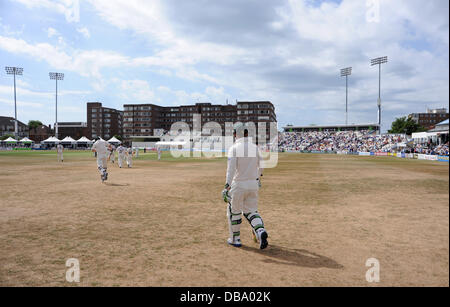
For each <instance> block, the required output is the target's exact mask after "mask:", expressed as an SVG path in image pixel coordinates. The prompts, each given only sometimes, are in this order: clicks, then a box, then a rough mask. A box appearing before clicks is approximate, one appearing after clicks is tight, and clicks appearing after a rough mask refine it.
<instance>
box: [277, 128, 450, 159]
mask: <svg viewBox="0 0 450 307" xmlns="http://www.w3.org/2000/svg"><path fill="white" fill-rule="evenodd" d="M278 149H279V151H282V152H285V151H286V152H320V153H359V152H372V153H375V152H378V153H379V152H381V153H397V152H400V153H416V154H429V155H442V156H448V154H449V144H448V141H447V142H446V143H433V142H431V141H430V142H429V143H427V144H421V143H416V142H414V141H413V139H408V137H407V135H405V134H383V135H377V134H376V133H375V131H374V130H355V131H335V130H331V131H330V130H325V131H324V130H322V131H317V130H311V131H301V132H294V131H284V132H280V133H279V135H278Z"/></svg>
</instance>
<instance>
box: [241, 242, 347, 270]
mask: <svg viewBox="0 0 450 307" xmlns="http://www.w3.org/2000/svg"><path fill="white" fill-rule="evenodd" d="M241 248H242V249H243V250H245V251H249V252H253V253H256V254H259V255H261V256H265V257H266V259H264V260H263V262H265V263H275V264H286V265H295V266H300V267H306V268H328V269H343V268H344V266H343V265H341V264H339V263H337V262H336V261H334V260H333V259H331V258H328V257H325V256H322V255H318V254H315V253H313V252H310V251H307V250H305V249H287V248H284V247H281V246H277V245H269V246H268V247H267V249H264V250H260V249H259V248H256V247H250V246H242V247H241Z"/></svg>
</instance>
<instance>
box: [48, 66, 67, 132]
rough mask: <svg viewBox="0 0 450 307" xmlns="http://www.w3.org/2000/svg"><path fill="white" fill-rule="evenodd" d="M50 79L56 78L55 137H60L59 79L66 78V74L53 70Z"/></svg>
mask: <svg viewBox="0 0 450 307" xmlns="http://www.w3.org/2000/svg"><path fill="white" fill-rule="evenodd" d="M49 76H50V80H55V82H56V95H55V101H56V107H55V119H56V121H55V137H56V138H58V80H64V74H63V73H60V72H51V73H49Z"/></svg>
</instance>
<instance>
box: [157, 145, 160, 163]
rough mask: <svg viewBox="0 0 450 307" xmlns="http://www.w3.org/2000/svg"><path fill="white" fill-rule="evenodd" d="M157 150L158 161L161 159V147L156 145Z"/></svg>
mask: <svg viewBox="0 0 450 307" xmlns="http://www.w3.org/2000/svg"><path fill="white" fill-rule="evenodd" d="M156 150H157V151H158V161H159V160H161V147H159V146H158V147H157V149H156Z"/></svg>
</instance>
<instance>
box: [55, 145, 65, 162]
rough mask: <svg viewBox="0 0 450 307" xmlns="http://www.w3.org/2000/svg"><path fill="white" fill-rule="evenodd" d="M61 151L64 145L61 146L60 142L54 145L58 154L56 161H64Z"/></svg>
mask: <svg viewBox="0 0 450 307" xmlns="http://www.w3.org/2000/svg"><path fill="white" fill-rule="evenodd" d="M63 151H64V146H62V145H61V144H58V145H57V146H56V152H57V154H58V162H59V161H61V162H64V156H63Z"/></svg>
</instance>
